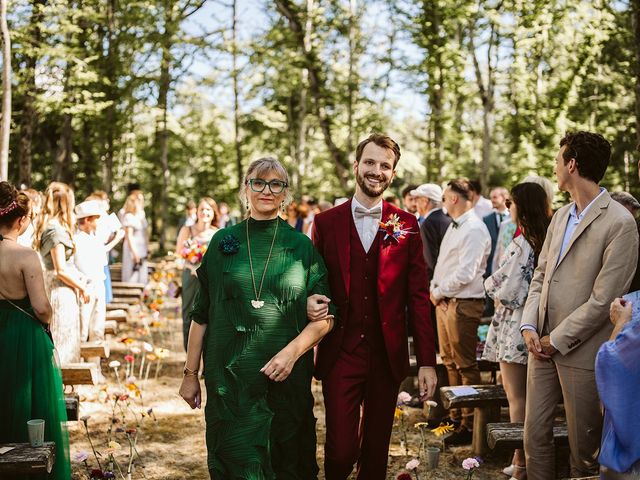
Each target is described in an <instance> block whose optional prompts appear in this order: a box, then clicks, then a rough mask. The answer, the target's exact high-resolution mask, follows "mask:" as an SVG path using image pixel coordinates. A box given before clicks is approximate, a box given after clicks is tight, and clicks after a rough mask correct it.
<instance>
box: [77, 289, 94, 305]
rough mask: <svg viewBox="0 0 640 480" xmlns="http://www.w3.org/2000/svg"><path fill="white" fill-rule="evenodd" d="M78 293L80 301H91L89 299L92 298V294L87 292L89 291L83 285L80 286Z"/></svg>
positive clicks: (84, 302) (85, 302)
mask: <svg viewBox="0 0 640 480" xmlns="http://www.w3.org/2000/svg"><path fill="white" fill-rule="evenodd" d="M77 293H78V301H79V302H82V303H83V304H85V305H86V304H87V303H89V300H91V296H90V295H89V294H88V293H87V291H86V290H85V289H84V288H82V287H78V290H77Z"/></svg>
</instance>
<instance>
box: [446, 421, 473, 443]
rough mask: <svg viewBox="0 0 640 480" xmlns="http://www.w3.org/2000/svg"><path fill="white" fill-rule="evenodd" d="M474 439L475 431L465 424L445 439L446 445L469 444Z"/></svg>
mask: <svg viewBox="0 0 640 480" xmlns="http://www.w3.org/2000/svg"><path fill="white" fill-rule="evenodd" d="M472 440H473V433H472V432H471V430H469V429H468V428H467V427H465V426H464V425H460V426H459V427H458V429H457V430H456V431H455V432H453V433H452V434H451V435H449V436H448V437H447V438H445V439H444V443H445V445H469V444H470V443H471V441H472Z"/></svg>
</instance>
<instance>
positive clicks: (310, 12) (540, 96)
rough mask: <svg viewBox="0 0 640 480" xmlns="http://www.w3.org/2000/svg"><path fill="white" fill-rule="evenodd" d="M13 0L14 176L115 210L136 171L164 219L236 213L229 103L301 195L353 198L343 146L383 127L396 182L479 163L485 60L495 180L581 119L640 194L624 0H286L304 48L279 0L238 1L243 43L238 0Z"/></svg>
mask: <svg viewBox="0 0 640 480" xmlns="http://www.w3.org/2000/svg"><path fill="white" fill-rule="evenodd" d="M10 3H11V5H10V9H9V10H10V29H11V35H12V41H13V47H12V54H13V71H14V78H13V83H14V96H13V109H14V113H13V119H12V120H13V123H12V125H13V128H12V137H11V141H12V143H11V161H10V178H11V179H12V180H13V181H16V182H18V181H22V182H25V183H29V182H30V183H32V184H33V185H34V186H35V187H36V188H38V189H44V188H45V187H46V185H47V184H48V183H49V182H50V181H51V180H53V179H54V178H55V179H62V180H66V181H68V182H70V183H72V184H73V185H74V187H75V188H76V191H77V196H78V197H79V198H83V197H84V196H85V195H86V194H88V193H89V192H90V191H91V190H93V189H96V188H104V189H107V190H111V191H112V192H113V193H114V198H115V204H116V206H117V205H118V204H119V203H120V202H122V201H123V200H124V188H125V185H126V184H127V183H129V182H133V181H136V182H139V183H141V184H142V185H143V188H144V189H145V190H146V191H148V192H151V193H152V194H153V197H154V198H153V199H152V202H151V205H152V207H153V208H152V210H153V212H152V213H153V215H152V216H153V218H154V221H155V223H156V224H158V225H159V224H160V223H159V222H160V219H161V217H162V215H163V211H162V205H160V204H159V202H160V203H162V201H161V200H160V199H163V198H164V199H165V201H166V204H167V205H168V207H169V212H168V214H169V218H168V220H169V221H170V222H173V221H175V219H176V218H177V216H178V215H180V214H181V213H182V205H183V204H184V203H185V202H186V201H187V200H188V199H196V198H198V197H201V196H204V195H208V196H213V197H214V198H215V199H216V200H218V201H225V202H228V203H230V204H231V205H232V208H235V209H236V211H237V212H239V211H240V208H239V207H240V206H239V205H238V203H237V191H236V190H237V171H236V169H237V167H236V149H235V144H234V139H235V137H234V118H235V114H236V113H237V118H238V122H239V135H238V137H239V140H240V154H241V162H242V165H243V166H245V167H246V165H247V164H248V162H249V161H251V160H252V159H255V158H258V157H259V156H263V155H274V156H276V157H278V158H280V159H281V160H282V161H283V163H284V164H285V165H286V166H287V168H288V169H289V171H290V173H291V177H292V185H293V189H294V195H296V196H300V195H302V194H311V195H313V196H315V197H318V198H324V199H327V200H333V199H334V198H335V197H339V196H346V195H349V194H350V193H351V192H350V189H352V188H353V181H352V179H350V178H349V179H347V180H346V181H345V179H344V178H340V168H338V165H337V162H338V158H341V159H342V160H340V161H341V162H343V165H342V167H341V168H344V166H345V165H348V166H350V164H351V162H352V161H353V156H354V150H355V145H356V144H357V143H358V141H359V140H361V139H362V138H364V137H365V136H366V135H368V133H370V132H371V131H387V132H390V133H391V134H392V135H393V136H394V137H395V138H397V139H398V140H399V142H400V144H401V146H402V150H403V156H402V160H401V162H400V165H399V169H398V177H397V179H396V181H395V183H394V186H393V191H394V193H396V194H397V193H398V192H399V190H400V189H401V188H402V187H403V186H405V185H406V184H408V183H422V182H424V181H427V180H428V181H432V182H444V181H446V180H447V179H449V178H451V177H453V176H458V175H465V176H469V177H473V178H478V177H480V176H481V171H480V168H481V161H482V157H483V149H482V145H483V135H484V134H483V124H482V122H483V97H482V95H481V94H482V90H481V83H480V82H479V81H478V78H477V74H476V70H475V68H474V62H473V58H474V57H475V58H476V59H477V61H478V69H479V71H480V77H481V78H482V80H483V83H484V84H485V85H486V84H487V82H488V78H489V77H488V75H489V69H490V66H491V68H493V70H492V75H493V79H494V84H495V86H494V89H495V91H494V96H493V102H494V104H493V106H492V112H491V116H490V135H491V139H490V140H491V149H490V159H489V160H490V163H489V171H488V180H489V181H488V183H489V185H498V184H501V185H505V186H507V187H510V186H512V185H514V184H515V183H517V182H518V181H520V180H521V179H522V178H523V177H524V176H526V175H528V174H530V173H538V174H541V175H545V176H548V177H552V175H553V160H554V158H555V154H556V152H557V148H558V141H559V139H560V138H561V136H562V135H563V133H564V132H565V131H566V130H568V129H589V130H594V131H598V132H600V133H602V134H604V135H605V137H607V138H608V139H609V140H610V141H611V142H612V144H613V146H614V151H613V158H612V164H611V167H610V169H609V172H608V174H607V176H606V178H605V180H604V185H605V186H606V187H607V188H609V189H613V190H615V189H621V188H628V189H630V190H631V191H632V193H634V194H636V195H638V194H640V185H639V184H638V178H637V173H636V169H635V165H636V163H637V158H638V157H637V154H636V152H635V143H636V140H635V138H636V137H635V135H634V134H633V132H634V129H635V125H636V118H635V116H634V105H635V101H636V100H635V84H636V78H635V77H634V75H633V74H632V72H634V71H637V69H638V65H636V53H635V52H636V49H637V48H640V47H639V46H638V45H635V43H634V42H635V40H634V32H633V25H632V15H631V6H629V5H628V4H627V3H624V2H614V3H611V2H605V1H604V0H597V1H592V0H579V1H577V2H567V1H565V0H554V1H546V0H527V1H525V0H501V1H497V0H480V1H471V0H462V1H457V2H451V1H447V0H424V1H416V0H387V1H382V0H375V1H370V2H365V1H363V0H304V1H303V0H298V1H290V2H287V4H289V6H290V7H291V8H292V10H293V13H294V14H295V15H296V18H297V19H298V20H299V22H300V25H301V28H302V29H303V31H302V32H301V35H302V36H304V37H305V42H306V46H305V47H304V48H303V47H302V46H301V43H300V38H301V37H300V36H299V35H298V34H297V33H296V31H295V30H294V26H293V25H292V23H291V21H290V19H288V18H286V16H285V15H283V13H282V11H280V10H279V9H278V8H277V5H276V2H264V1H262V0H239V1H237V2H236V3H237V8H238V17H237V23H238V28H239V36H238V38H237V39H236V40H233V39H232V37H231V35H230V28H231V27H230V25H231V9H230V8H228V7H229V4H228V3H223V2H219V1H214V0H207V1H196V0H163V1H154V0H131V1H126V2H122V1H116V0H13V1H12V2H10ZM247 9H249V10H250V11H251V12H252V13H251V14H249V13H246V12H247V11H248V10H247ZM251 15H254V16H255V15H257V16H258V17H259V18H258V19H256V18H252V17H251ZM260 15H261V16H260ZM491 28H493V31H494V35H495V37H491ZM491 38H493V40H494V41H495V47H494V49H493V50H492V52H491V55H489V52H488V51H487V45H488V43H489V40H490V39H491ZM163 52H164V56H163ZM234 54H235V58H236V61H237V63H238V67H237V70H236V71H234V70H233V68H232V66H231V63H232V58H233V55H234ZM163 65H164V66H165V67H166V72H168V75H169V77H168V80H169V82H168V83H166V82H165V83H163V78H162V75H161V67H162V66H163ZM310 68H312V69H315V70H314V71H315V72H316V73H317V75H318V80H319V89H318V92H317V95H315V94H314V92H313V89H312V88H311V87H312V86H311V82H310V76H309V75H310V73H309V72H310ZM234 76H236V78H237V80H238V89H239V91H238V95H239V97H238V101H239V109H238V111H237V112H234V109H233V102H232V101H231V100H230V99H231V98H232V80H233V77H234ZM165 80H166V78H165ZM163 85H164V86H163ZM163 91H164V92H166V109H167V152H168V157H167V158H168V171H169V182H168V185H167V188H166V190H167V191H166V192H164V193H163V190H164V186H163V184H162V178H163V176H162V166H161V162H160V159H161V151H162V149H161V148H160V145H161V143H160V140H161V138H162V135H161V133H160V132H162V118H163V113H164V102H163V100H162V95H161V93H162V92H163ZM323 115H324V117H323ZM323 118H324V119H325V120H326V124H323ZM327 125H328V129H327V128H326V126H327ZM327 131H328V133H327ZM329 140H330V141H331V142H332V144H333V145H334V146H335V149H336V150H335V151H331V149H330V148H329ZM27 147H28V148H27ZM347 158H348V161H346V162H345V160H344V159H347ZM27 166H30V170H29V168H27ZM21 167H22V168H21ZM25 171H26V172H29V171H30V172H31V173H30V175H28V176H27V178H25V177H24V175H25V174H24V172H25Z"/></svg>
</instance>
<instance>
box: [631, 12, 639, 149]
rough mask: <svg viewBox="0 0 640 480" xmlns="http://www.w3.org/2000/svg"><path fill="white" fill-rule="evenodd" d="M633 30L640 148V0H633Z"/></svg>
mask: <svg viewBox="0 0 640 480" xmlns="http://www.w3.org/2000/svg"><path fill="white" fill-rule="evenodd" d="M632 4H633V30H634V37H635V42H634V46H635V50H636V51H635V54H636V143H637V148H638V150H640V0H633V2H632Z"/></svg>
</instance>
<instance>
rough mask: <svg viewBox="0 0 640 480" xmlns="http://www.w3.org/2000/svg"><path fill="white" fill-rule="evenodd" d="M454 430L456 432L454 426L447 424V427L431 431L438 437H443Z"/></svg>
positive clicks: (441, 426)
mask: <svg viewBox="0 0 640 480" xmlns="http://www.w3.org/2000/svg"><path fill="white" fill-rule="evenodd" d="M453 430H454V428H453V425H451V424H449V423H447V424H445V425H440V426H439V427H436V428H434V429H433V430H431V431H432V432H433V433H435V435H436V436H437V437H441V436H443V435H444V434H445V433H449V432H453Z"/></svg>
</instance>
